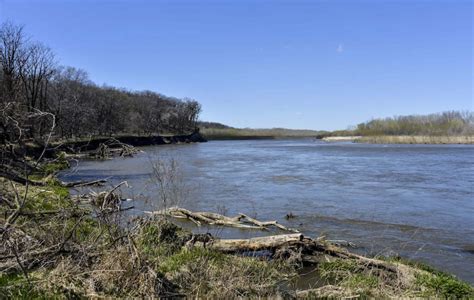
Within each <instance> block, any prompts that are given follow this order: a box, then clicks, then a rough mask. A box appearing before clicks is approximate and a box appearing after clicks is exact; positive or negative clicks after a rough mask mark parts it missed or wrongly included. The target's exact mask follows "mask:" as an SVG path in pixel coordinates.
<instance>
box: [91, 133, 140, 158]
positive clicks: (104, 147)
mask: <svg viewBox="0 0 474 300" xmlns="http://www.w3.org/2000/svg"><path fill="white" fill-rule="evenodd" d="M139 152H140V150H138V149H137V148H135V147H133V146H131V145H129V144H125V143H122V142H120V141H119V140H117V139H114V138H112V139H110V140H108V141H106V142H104V143H101V144H100V145H99V147H98V148H97V149H96V150H95V152H93V153H91V155H92V156H93V157H95V158H99V159H108V158H110V157H113V156H120V157H125V156H133V155H135V154H137V153H139Z"/></svg>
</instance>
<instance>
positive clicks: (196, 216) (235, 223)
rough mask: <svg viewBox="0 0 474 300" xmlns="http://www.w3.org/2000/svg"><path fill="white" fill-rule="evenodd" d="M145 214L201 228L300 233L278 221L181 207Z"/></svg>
mask: <svg viewBox="0 0 474 300" xmlns="http://www.w3.org/2000/svg"><path fill="white" fill-rule="evenodd" d="M145 213H149V214H154V215H167V216H171V217H173V218H185V219H188V220H190V221H192V222H194V223H195V224H196V225H198V226H201V224H203V223H204V224H208V225H216V226H228V227H235V228H241V229H259V230H268V229H269V228H270V227H276V228H278V229H280V230H284V231H290V232H299V231H298V230H297V229H293V228H288V227H285V226H283V225H281V224H279V223H278V222H277V221H265V222H262V221H259V220H256V219H254V218H251V217H249V216H247V215H245V214H239V215H237V216H235V217H227V216H224V215H221V214H217V213H212V212H192V211H190V210H187V209H185V208H181V207H171V208H168V209H164V210H158V211H151V212H150V211H146V212H145Z"/></svg>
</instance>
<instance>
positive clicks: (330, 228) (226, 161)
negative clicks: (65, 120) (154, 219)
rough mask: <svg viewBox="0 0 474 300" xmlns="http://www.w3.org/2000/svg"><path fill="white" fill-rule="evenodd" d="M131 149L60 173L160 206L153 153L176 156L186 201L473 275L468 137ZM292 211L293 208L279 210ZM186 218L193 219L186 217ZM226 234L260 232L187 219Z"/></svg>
mask: <svg viewBox="0 0 474 300" xmlns="http://www.w3.org/2000/svg"><path fill="white" fill-rule="evenodd" d="M142 149H143V150H144V151H145V152H144V153H141V154H139V155H137V156H135V157H133V158H125V159H124V158H116V159H113V160H108V161H80V162H79V163H78V165H77V166H76V167H74V168H72V169H70V170H66V171H64V172H62V173H61V174H60V176H61V178H62V179H63V180H71V181H72V180H83V179H91V180H92V179H97V178H104V177H109V178H110V179H109V183H110V184H116V183H118V182H120V181H123V180H127V181H128V183H129V184H130V188H128V189H124V190H123V192H124V196H126V197H129V198H132V199H133V201H131V202H129V203H126V205H133V206H134V209H132V210H130V211H127V214H131V215H140V214H143V211H144V210H152V209H156V208H158V207H159V206H160V201H159V196H158V192H159V191H158V189H157V187H156V184H154V183H153V180H151V178H152V176H151V173H152V168H151V165H152V163H153V162H155V161H156V160H157V159H169V158H174V159H176V160H177V161H178V162H179V165H180V167H181V170H182V173H183V182H185V185H186V190H187V191H188V192H187V193H186V201H185V202H183V203H182V205H183V206H185V207H187V208H189V209H192V210H201V211H216V212H220V213H226V214H227V215H234V214H237V213H239V212H242V213H246V214H249V215H251V216H253V217H257V218H259V219H261V220H277V221H279V222H281V223H283V224H285V225H287V226H290V227H295V228H298V229H299V230H301V231H302V232H303V233H304V234H306V235H308V236H313V237H314V236H319V235H321V234H324V235H326V236H327V237H328V238H329V239H343V240H348V241H351V242H354V243H356V244H357V245H358V249H356V251H357V252H359V253H363V254H370V255H373V254H381V255H401V256H403V257H406V258H410V259H415V260H419V261H423V262H426V263H429V264H431V265H433V266H436V267H438V268H440V269H442V270H445V271H448V272H451V273H454V274H456V275H457V276H458V277H460V278H462V279H464V280H466V281H468V282H470V283H471V284H474V253H473V251H472V249H473V247H474V192H473V187H474V146H473V145H371V144H354V143H349V142H337V143H325V142H320V141H314V140H310V139H308V140H254V141H211V142H208V143H199V144H182V145H166V146H150V147H144V148H142ZM289 212H291V213H292V214H294V215H295V216H296V217H295V218H292V219H290V220H286V219H285V216H286V214H288V213H289ZM185 225H186V226H188V227H192V226H193V225H190V224H185ZM193 229H194V230H195V231H200V232H205V231H209V232H211V233H213V234H218V235H221V236H223V237H240V238H246V237H251V236H257V235H262V234H271V233H262V232H255V231H248V230H246V231H242V230H232V229H228V228H207V227H202V228H193Z"/></svg>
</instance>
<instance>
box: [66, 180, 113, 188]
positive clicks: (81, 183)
mask: <svg viewBox="0 0 474 300" xmlns="http://www.w3.org/2000/svg"><path fill="white" fill-rule="evenodd" d="M106 182H107V179H98V180H92V181H84V180H80V181H73V182H64V181H61V185H62V186H64V187H69V188H70V187H83V186H91V185H102V184H104V183H106Z"/></svg>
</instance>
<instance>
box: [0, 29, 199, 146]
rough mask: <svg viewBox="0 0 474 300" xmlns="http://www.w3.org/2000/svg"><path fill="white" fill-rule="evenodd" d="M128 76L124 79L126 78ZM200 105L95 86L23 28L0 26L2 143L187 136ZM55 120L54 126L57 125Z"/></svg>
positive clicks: (83, 73)
mask: <svg viewBox="0 0 474 300" xmlns="http://www.w3.org/2000/svg"><path fill="white" fill-rule="evenodd" d="M124 76H125V75H124ZM200 111H201V105H200V104H199V103H198V102H197V101H195V100H192V99H177V98H173V97H167V96H164V95H161V94H158V93H155V92H151V91H140V92H135V91H127V90H123V89H118V88H114V87H109V86H97V85H96V84H94V83H93V82H91V80H90V79H89V78H88V75H87V73H86V72H85V71H83V70H81V69H76V68H73V67H64V66H60V65H59V64H58V62H57V60H56V59H55V56H54V53H53V51H52V50H51V49H50V48H49V47H47V46H45V45H44V44H42V43H39V42H31V41H30V38H28V37H27V36H26V35H25V34H24V31H23V28H22V27H21V26H17V25H14V24H12V23H3V24H2V25H1V26H0V136H1V137H0V142H1V143H3V144H5V143H8V142H15V141H18V140H19V139H22V140H25V139H37V138H41V137H44V136H46V135H49V132H50V131H51V128H52V127H53V125H55V126H54V131H53V137H57V138H60V139H61V138H73V137H81V136H90V135H92V136H94V135H101V136H104V135H114V134H124V133H126V134H129V133H134V134H141V135H144V134H145V135H149V134H156V133H172V134H184V133H189V132H191V131H193V130H195V129H196V126H197V119H198V116H199V113H200ZM53 122H54V124H53Z"/></svg>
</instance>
